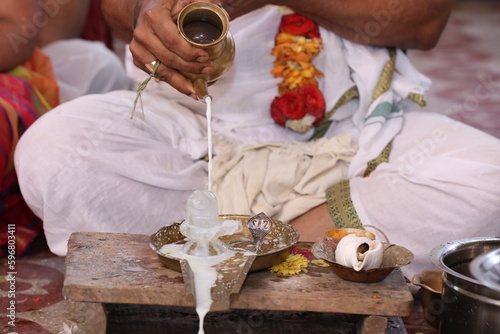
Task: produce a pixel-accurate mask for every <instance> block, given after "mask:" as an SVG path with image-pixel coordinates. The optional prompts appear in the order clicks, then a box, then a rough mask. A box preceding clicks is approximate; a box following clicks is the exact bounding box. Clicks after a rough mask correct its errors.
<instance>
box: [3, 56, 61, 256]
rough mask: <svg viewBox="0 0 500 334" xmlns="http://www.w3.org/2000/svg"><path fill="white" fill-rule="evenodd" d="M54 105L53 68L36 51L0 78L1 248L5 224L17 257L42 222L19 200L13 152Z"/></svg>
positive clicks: (46, 58) (39, 229) (55, 98)
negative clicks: (10, 227)
mask: <svg viewBox="0 0 500 334" xmlns="http://www.w3.org/2000/svg"><path fill="white" fill-rule="evenodd" d="M57 104H59V95H58V88H57V82H56V80H55V77H54V75H53V71H52V65H51V62H50V59H49V58H48V57H47V56H46V55H45V54H44V53H43V52H42V51H41V50H39V49H35V52H34V53H33V56H32V57H31V58H30V59H29V60H28V61H27V62H26V63H25V64H23V65H21V66H18V67H16V68H15V69H13V70H11V71H10V72H9V73H2V74H0V175H2V181H1V184H0V246H4V245H6V244H7V226H8V224H14V225H15V234H16V252H17V253H18V254H20V253H22V252H23V251H24V250H25V249H26V247H27V245H28V244H29V243H30V242H31V241H32V240H33V239H34V238H35V237H36V235H37V234H38V232H40V231H41V222H40V220H39V219H38V218H36V217H35V215H34V214H33V212H31V210H30V209H29V208H28V206H27V205H26V203H25V202H24V200H23V198H22V196H21V192H20V190H19V185H18V182H17V176H16V171H15V170H14V162H13V156H14V149H15V147H16V144H17V142H18V140H19V137H20V136H21V135H22V134H23V133H24V131H25V130H26V129H27V128H28V127H29V126H30V125H31V124H33V122H35V120H37V119H38V118H39V117H40V116H41V115H43V114H44V113H46V112H47V111H49V110H50V109H51V108H53V107H55V106H56V105H57ZM0 252H1V249H0Z"/></svg>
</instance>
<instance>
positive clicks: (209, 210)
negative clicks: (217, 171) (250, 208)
mask: <svg viewBox="0 0 500 334" xmlns="http://www.w3.org/2000/svg"><path fill="white" fill-rule="evenodd" d="M187 211H188V213H187V218H186V220H184V221H182V222H175V223H173V224H172V225H168V226H165V227H162V228H161V229H160V230H158V231H157V232H156V233H154V234H153V235H152V236H151V238H150V247H151V249H152V250H153V251H154V252H156V253H157V255H158V257H159V260H160V262H161V263H162V264H163V265H164V266H166V267H167V268H169V269H172V270H175V271H179V272H182V275H183V278H184V285H185V289H186V292H187V294H191V295H193V296H194V297H195V299H196V302H197V307H198V306H199V304H200V298H201V295H200V294H201V293H203V292H202V291H200V290H199V289H198V288H201V287H200V286H198V287H197V286H196V285H197V284H198V285H200V284H205V283H203V282H201V283H200V282H199V281H198V280H196V277H195V276H196V273H195V271H196V270H198V271H199V270H200V266H201V265H206V264H209V266H210V267H212V268H215V269H214V270H215V272H216V273H217V274H216V275H214V282H211V283H210V285H209V289H208V290H209V291H210V296H211V300H210V302H211V303H210V305H209V310H210V311H225V310H228V309H229V306H230V295H231V294H233V293H239V291H240V289H241V286H242V285H243V283H244V281H245V279H246V276H247V275H248V273H249V272H251V271H257V270H261V269H265V268H270V267H272V266H273V265H275V264H278V263H281V262H283V261H284V260H285V259H286V258H287V256H288V255H289V254H290V251H289V249H290V247H292V246H293V245H295V244H296V243H297V241H298V240H299V233H298V231H297V230H296V229H295V228H293V227H292V226H291V225H289V224H284V223H282V222H281V221H278V220H274V219H270V218H269V217H267V216H266V215H265V214H264V213H260V214H258V215H256V216H253V217H252V216H248V215H219V214H218V209H217V199H216V197H215V195H214V194H212V193H211V192H210V191H208V190H198V191H195V192H193V194H192V195H191V196H190V197H189V199H188V201H187ZM193 260H196V261H195V262H194V261H193ZM194 267H196V268H194ZM201 274H202V275H204V276H210V274H207V271H203V272H201ZM204 298H205V299H207V298H206V297H204ZM207 311H208V310H207Z"/></svg>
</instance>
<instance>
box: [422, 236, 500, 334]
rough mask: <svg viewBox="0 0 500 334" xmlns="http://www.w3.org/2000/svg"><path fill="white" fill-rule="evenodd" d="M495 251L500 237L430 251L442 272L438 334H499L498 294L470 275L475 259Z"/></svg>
mask: <svg viewBox="0 0 500 334" xmlns="http://www.w3.org/2000/svg"><path fill="white" fill-rule="evenodd" d="M498 248H500V237H477V238H469V239H460V240H455V241H451V242H447V243H445V244H442V245H439V246H437V247H435V248H434V249H433V250H432V251H431V260H432V262H433V263H434V264H435V265H436V266H438V267H439V268H440V269H442V270H443V292H442V294H441V302H442V304H441V305H440V306H441V307H440V308H439V309H438V310H439V312H440V313H441V325H440V333H441V334H447V333H450V334H451V333H453V334H456V333H474V334H492V333H499V332H500V292H499V291H495V290H493V289H490V288H489V287H487V286H486V285H484V284H483V283H482V282H481V281H479V280H478V279H476V278H475V277H474V276H473V275H472V273H471V271H470V264H471V262H472V261H473V260H474V259H475V258H477V257H478V256H480V255H482V254H484V253H486V252H489V251H492V250H494V249H498Z"/></svg>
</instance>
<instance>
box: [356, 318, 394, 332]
mask: <svg viewBox="0 0 500 334" xmlns="http://www.w3.org/2000/svg"><path fill="white" fill-rule="evenodd" d="M386 330H387V318H386V317H380V316H375V315H370V316H368V317H366V318H364V319H363V320H362V321H361V326H360V329H359V331H358V333H359V334H385V332H386Z"/></svg>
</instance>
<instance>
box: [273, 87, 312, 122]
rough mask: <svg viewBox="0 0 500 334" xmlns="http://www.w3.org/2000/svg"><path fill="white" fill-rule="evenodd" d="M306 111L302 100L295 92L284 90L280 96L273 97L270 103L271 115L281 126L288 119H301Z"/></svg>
mask: <svg viewBox="0 0 500 334" xmlns="http://www.w3.org/2000/svg"><path fill="white" fill-rule="evenodd" d="M306 113H307V110H306V108H305V105H304V101H303V100H302V97H301V96H300V95H299V94H298V93H297V92H286V93H285V94H284V95H283V96H282V97H275V98H274V100H273V103H272V104H271V117H272V118H273V119H274V121H275V122H276V123H277V124H279V125H282V126H284V125H285V122H286V121H287V120H288V119H301V118H303V117H304V116H305V115H306Z"/></svg>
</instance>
